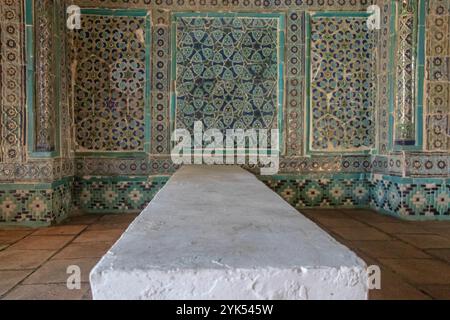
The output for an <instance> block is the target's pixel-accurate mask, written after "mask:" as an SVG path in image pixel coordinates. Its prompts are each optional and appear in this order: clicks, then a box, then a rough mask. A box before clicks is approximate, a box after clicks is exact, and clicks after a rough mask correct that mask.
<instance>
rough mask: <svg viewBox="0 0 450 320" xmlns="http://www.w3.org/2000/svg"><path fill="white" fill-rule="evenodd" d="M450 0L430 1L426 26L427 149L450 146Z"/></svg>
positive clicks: (443, 148)
mask: <svg viewBox="0 0 450 320" xmlns="http://www.w3.org/2000/svg"><path fill="white" fill-rule="evenodd" d="M449 6H450V2H448V0H435V1H429V5H428V12H427V19H426V28H427V37H426V39H427V42H426V55H427V58H426V73H425V76H426V80H427V92H426V93H427V101H426V104H427V109H426V118H425V121H426V132H425V135H426V136H425V137H424V139H425V138H426V141H427V149H428V150H433V151H444V152H447V153H448V152H449V150H450V8H449Z"/></svg>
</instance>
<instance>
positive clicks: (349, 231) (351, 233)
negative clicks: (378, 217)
mask: <svg viewBox="0 0 450 320" xmlns="http://www.w3.org/2000/svg"><path fill="white" fill-rule="evenodd" d="M330 230H331V231H333V232H335V233H336V234H338V235H339V236H341V237H342V238H344V239H347V240H390V239H391V237H389V236H388V235H387V234H385V233H383V232H380V231H378V230H376V229H374V228H371V227H358V228H355V227H346V228H330Z"/></svg>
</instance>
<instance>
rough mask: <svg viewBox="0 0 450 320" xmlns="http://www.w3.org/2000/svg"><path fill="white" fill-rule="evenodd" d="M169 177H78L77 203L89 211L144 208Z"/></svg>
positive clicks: (85, 210) (75, 200)
mask: <svg viewBox="0 0 450 320" xmlns="http://www.w3.org/2000/svg"><path fill="white" fill-rule="evenodd" d="M167 180H168V177H164V176H160V177H149V178H146V177H136V178H133V177H117V178H111V177H91V178H85V179H84V178H77V179H76V180H75V183H74V205H75V207H76V208H77V209H80V210H82V211H83V212H89V213H117V212H118V213H124V212H140V211H142V210H144V209H145V208H146V207H147V205H148V203H149V202H150V201H151V200H152V199H153V197H154V196H155V194H156V193H157V192H158V191H159V190H160V189H161V188H162V187H163V186H164V185H165V183H166V182H167Z"/></svg>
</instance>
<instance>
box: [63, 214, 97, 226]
mask: <svg viewBox="0 0 450 320" xmlns="http://www.w3.org/2000/svg"><path fill="white" fill-rule="evenodd" d="M101 217H102V216H101V215H94V214H86V215H80V216H73V217H70V218H68V219H66V220H65V221H64V222H63V225H72V224H76V225H84V224H93V223H94V222H97V221H98V220H99V219H100V218H101Z"/></svg>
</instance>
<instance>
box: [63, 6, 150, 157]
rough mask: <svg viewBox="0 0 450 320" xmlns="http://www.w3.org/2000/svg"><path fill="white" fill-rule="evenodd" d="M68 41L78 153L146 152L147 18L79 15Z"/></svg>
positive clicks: (148, 44)
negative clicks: (79, 26)
mask: <svg viewBox="0 0 450 320" xmlns="http://www.w3.org/2000/svg"><path fill="white" fill-rule="evenodd" d="M81 17H82V19H81V29H80V30H74V31H72V32H73V39H72V47H71V49H72V65H75V67H74V72H75V74H74V75H72V77H73V81H74V82H75V92H74V113H75V138H76V139H75V140H76V143H77V146H76V150H77V151H78V152H105V151H106V152H109V151H122V152H123V151H141V152H142V151H144V150H145V144H146V142H145V137H146V130H147V128H146V121H147V119H146V117H147V115H146V112H147V110H146V101H147V98H146V97H147V94H148V92H147V85H148V79H147V69H148V68H147V65H146V64H147V58H148V53H147V49H149V46H150V43H148V42H147V39H148V37H147V32H149V31H148V29H147V19H146V17H137V16H136V17H135V16H113V15H108V14H107V12H106V13H105V15H94V14H82V16H81Z"/></svg>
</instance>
